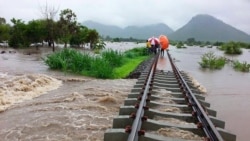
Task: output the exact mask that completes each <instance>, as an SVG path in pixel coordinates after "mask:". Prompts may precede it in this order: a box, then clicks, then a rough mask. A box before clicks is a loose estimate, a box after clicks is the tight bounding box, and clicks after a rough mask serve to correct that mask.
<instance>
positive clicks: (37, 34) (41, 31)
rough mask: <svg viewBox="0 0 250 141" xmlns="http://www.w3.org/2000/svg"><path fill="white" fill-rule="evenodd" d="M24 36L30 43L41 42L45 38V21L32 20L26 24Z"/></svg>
mask: <svg viewBox="0 0 250 141" xmlns="http://www.w3.org/2000/svg"><path fill="white" fill-rule="evenodd" d="M26 36H27V38H28V40H29V42H31V43H38V42H42V41H43V39H45V38H46V36H47V34H46V21H45V20H33V21H30V22H29V23H28V24H27V30H26Z"/></svg>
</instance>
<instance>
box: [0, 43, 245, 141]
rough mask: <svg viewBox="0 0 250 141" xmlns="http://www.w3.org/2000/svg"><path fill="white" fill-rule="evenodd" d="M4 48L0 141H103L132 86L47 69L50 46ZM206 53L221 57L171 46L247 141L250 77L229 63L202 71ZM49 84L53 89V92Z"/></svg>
mask: <svg viewBox="0 0 250 141" xmlns="http://www.w3.org/2000/svg"><path fill="white" fill-rule="evenodd" d="M135 46H144V44H134V43H108V44H107V48H113V49H116V50H121V51H124V50H126V49H129V48H133V47H135ZM2 50H6V52H7V53H5V54H0V80H1V82H0V98H1V99H0V111H2V112H0V140H3V141H15V140H41V141H44V140H65V141H68V140H89V141H92V140H102V139H103V133H104V132H105V130H106V129H107V128H110V127H111V126H112V119H113V117H114V116H115V115H117V114H118V110H119V106H120V105H122V103H123V101H124V99H125V98H126V95H127V94H128V93H129V90H130V89H131V88H132V87H133V85H134V84H135V82H136V80H134V79H132V80H123V79H119V80H96V79H93V78H88V77H83V76H75V75H71V74H67V73H66V74H65V73H61V72H58V71H52V70H49V69H48V67H47V66H46V65H45V64H44V63H43V60H42V58H44V57H45V56H46V55H47V54H48V53H50V52H51V49H50V48H43V49H40V50H39V51H34V50H29V51H27V50H17V51H16V53H13V52H12V53H9V51H10V50H12V49H1V48H0V51H2ZM208 51H213V52H215V54H216V55H220V56H224V54H223V52H221V51H219V50H217V49H216V48H215V47H213V48H206V47H204V48H200V47H189V48H186V49H176V48H175V47H173V46H170V51H169V52H170V54H171V56H172V57H173V58H174V59H175V62H176V65H177V66H178V68H179V69H180V70H183V71H185V72H187V73H189V74H190V75H191V76H192V77H194V78H195V79H196V80H197V81H198V82H199V83H200V84H201V85H203V86H204V87H205V88H206V91H207V94H206V99H207V101H208V102H209V103H211V108H212V109H214V110H216V111H217V118H219V119H221V120H223V121H225V122H226V127H225V128H226V130H228V131H230V132H232V133H234V134H236V135H237V140H238V141H245V140H248V133H249V130H248V127H249V126H250V123H249V122H247V120H248V119H249V118H250V112H249V110H248V107H250V94H249V91H248V90H249V88H248V87H249V80H250V73H242V72H238V71H235V70H233V68H232V67H231V66H230V64H228V65H226V66H225V67H224V68H223V69H221V70H213V71H211V70H203V69H200V67H199V64H198V62H199V61H200V60H201V59H200V58H201V55H202V54H204V53H206V52H208ZM30 53H31V54H30ZM249 55H250V52H249V51H248V50H243V54H242V55H238V56H226V57H227V58H229V59H238V60H240V61H247V62H248V63H250V57H249ZM166 60H167V58H166V55H165V57H164V58H161V59H160V60H159V63H161V64H163V65H161V66H159V67H158V69H165V68H167V67H168V66H169V65H168V64H167V61H166ZM41 74H42V75H41ZM54 78H56V79H57V80H55V79H54ZM45 82H46V83H45ZM38 84H39V85H38ZM49 86H54V87H53V88H54V90H53V89H52V88H51V87H49ZM36 91H38V92H39V94H37V93H36ZM31 92H33V93H31ZM3 95H5V97H3ZM38 96H39V97H38ZM1 108H2V110H1Z"/></svg>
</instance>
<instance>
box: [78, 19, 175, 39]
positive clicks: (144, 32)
mask: <svg viewBox="0 0 250 141" xmlns="http://www.w3.org/2000/svg"><path fill="white" fill-rule="evenodd" d="M82 24H83V25H85V26H87V27H88V28H91V29H96V30H97V31H98V32H99V33H100V35H102V36H104V37H105V36H110V37H112V38H116V37H119V38H130V37H132V38H136V39H148V38H149V37H152V36H155V37H158V36H159V35H161V34H164V35H168V34H170V33H172V32H173V30H172V29H171V28H169V27H168V26H167V25H165V24H163V23H159V24H153V25H147V26H128V27H125V28H120V27H118V26H113V25H104V24H101V23H97V22H93V21H85V22H83V23H82Z"/></svg>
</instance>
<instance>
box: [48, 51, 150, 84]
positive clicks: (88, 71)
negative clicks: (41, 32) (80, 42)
mask: <svg viewBox="0 0 250 141" xmlns="http://www.w3.org/2000/svg"><path fill="white" fill-rule="evenodd" d="M148 58H149V55H148V54H147V50H146V48H134V49H131V50H128V51H126V52H119V51H114V50H110V49H109V50H105V51H103V52H101V54H98V55H93V54H90V53H81V52H79V51H77V50H75V49H68V48H66V49H63V50H61V51H59V52H56V53H53V54H50V55H48V56H47V58H46V59H45V60H44V61H45V64H47V65H48V66H49V68H51V69H57V70H62V71H64V72H71V73H76V74H81V75H85V76H91V77H96V78H105V79H107V78H109V79H114V78H125V77H126V76H127V75H128V74H129V73H130V72H132V71H133V70H134V69H135V68H136V67H137V66H138V65H139V64H140V63H141V62H142V61H144V60H145V59H148Z"/></svg>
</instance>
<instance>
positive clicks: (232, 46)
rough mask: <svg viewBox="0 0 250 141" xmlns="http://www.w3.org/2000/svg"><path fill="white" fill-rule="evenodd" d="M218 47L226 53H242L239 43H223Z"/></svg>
mask: <svg viewBox="0 0 250 141" xmlns="http://www.w3.org/2000/svg"><path fill="white" fill-rule="evenodd" d="M219 49H220V50H223V51H225V53H226V54H241V53H242V50H241V46H240V44H239V43H236V42H229V43H225V44H223V45H221V46H220V47H219Z"/></svg>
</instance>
